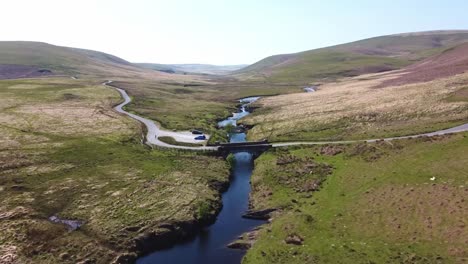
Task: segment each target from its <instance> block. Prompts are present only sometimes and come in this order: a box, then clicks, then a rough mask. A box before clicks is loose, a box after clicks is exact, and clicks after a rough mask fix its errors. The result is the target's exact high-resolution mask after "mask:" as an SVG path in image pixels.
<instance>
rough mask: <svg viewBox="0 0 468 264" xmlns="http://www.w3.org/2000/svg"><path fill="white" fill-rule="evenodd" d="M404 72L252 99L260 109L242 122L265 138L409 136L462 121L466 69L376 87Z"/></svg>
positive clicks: (466, 107)
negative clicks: (455, 72)
mask: <svg viewBox="0 0 468 264" xmlns="http://www.w3.org/2000/svg"><path fill="white" fill-rule="evenodd" d="M418 73H419V72H418ZM407 75H409V76H411V73H407ZM404 76H406V75H403V74H402V73H401V72H392V73H386V74H368V75H361V76H358V77H354V78H349V79H346V80H342V81H340V82H336V83H329V84H325V85H322V86H320V87H319V89H318V91H316V92H313V93H296V94H288V95H279V96H272V97H265V98H262V99H260V100H259V102H258V103H257V106H260V107H261V108H260V109H257V110H256V111H255V112H254V113H253V114H252V115H250V116H248V117H246V119H244V120H242V122H244V123H246V124H249V125H253V126H254V127H253V128H252V129H251V130H250V131H249V134H248V137H249V138H250V139H252V140H254V139H262V138H269V139H270V140H271V141H294V140H298V141H314V140H315V141H327V140H348V139H369V138H383V137H391V136H403V135H414V134H418V133H423V132H432V131H436V130H439V129H443V128H448V127H452V126H456V125H459V124H463V123H466V122H467V120H468V97H467V96H466V92H465V91H466V88H467V86H468V74H467V73H464V74H460V75H454V76H448V77H447V76H445V77H444V78H439V79H436V80H432V81H429V82H423V83H414V84H403V85H400V86H390V87H381V85H382V84H383V83H385V82H391V81H392V80H393V79H395V78H396V79H397V80H398V79H401V78H406V79H408V78H410V77H404ZM378 87H380V88H378Z"/></svg>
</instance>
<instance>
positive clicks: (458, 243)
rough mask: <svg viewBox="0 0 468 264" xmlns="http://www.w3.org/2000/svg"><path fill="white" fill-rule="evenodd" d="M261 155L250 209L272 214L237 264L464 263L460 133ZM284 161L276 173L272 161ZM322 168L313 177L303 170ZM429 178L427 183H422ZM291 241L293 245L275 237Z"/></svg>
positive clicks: (466, 139) (467, 143)
mask: <svg viewBox="0 0 468 264" xmlns="http://www.w3.org/2000/svg"><path fill="white" fill-rule="evenodd" d="M338 147H339V148H342V151H343V152H342V153H341V154H338V155H336V156H326V155H322V154H320V152H321V147H320V146H314V147H307V148H306V147H305V148H291V149H289V150H277V151H270V152H268V153H266V154H264V155H262V156H261V157H260V158H258V159H257V160H256V167H255V171H254V174H253V176H252V187H253V193H252V197H253V200H252V201H253V203H252V204H253V206H254V208H255V209H264V208H271V207H276V208H281V211H280V213H279V214H278V215H277V216H276V217H275V218H274V220H273V222H272V223H271V224H269V225H267V226H265V227H263V228H262V231H261V232H260V237H259V240H258V241H257V242H256V243H255V244H254V246H253V248H252V249H251V250H249V251H248V253H247V255H246V257H245V258H244V261H243V263H461V262H463V259H465V260H466V256H467V255H466V253H467V252H466V247H465V244H464V243H465V241H464V238H465V237H466V236H467V233H466V228H464V227H463V226H464V224H463V222H464V220H463V219H464V218H465V213H464V212H466V210H467V208H466V203H465V202H463V201H464V200H463V199H464V196H465V192H466V183H467V182H466V177H467V174H466V171H465V169H464V168H466V167H467V166H468V163H467V161H468V157H467V152H466V150H467V148H468V135H467V134H464V135H463V134H459V135H454V136H451V137H445V138H437V139H434V140H423V139H417V140H403V141H395V142H392V143H377V144H367V145H351V146H341V147H340V146H338ZM289 156H291V157H294V159H291V158H289V159H290V160H295V161H294V162H292V163H290V164H286V165H278V160H280V159H282V160H285V157H289ZM311 161H313V162H314V163H316V164H322V166H323V165H324V164H327V165H330V166H332V167H333V173H332V174H331V175H329V176H327V177H326V180H325V181H324V183H323V184H322V186H321V188H320V190H319V191H317V192H312V193H311V192H304V191H301V188H304V187H303V186H304V182H307V179H313V178H316V177H318V176H319V174H317V173H316V172H312V173H308V171H309V170H311V168H312V171H313V168H314V167H310V166H309V167H307V164H310V163H312V162H311ZM432 177H435V180H434V181H431V180H430V178H432ZM291 234H298V235H300V236H301V237H302V238H303V239H304V242H303V245H302V246H295V245H288V244H286V243H285V242H284V240H285V238H286V237H287V236H288V235H291Z"/></svg>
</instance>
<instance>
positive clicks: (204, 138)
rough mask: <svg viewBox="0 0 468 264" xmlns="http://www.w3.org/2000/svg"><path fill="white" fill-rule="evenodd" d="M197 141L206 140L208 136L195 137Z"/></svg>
mask: <svg viewBox="0 0 468 264" xmlns="http://www.w3.org/2000/svg"><path fill="white" fill-rule="evenodd" d="M195 140H206V136H205V135H201V136H198V137H195Z"/></svg>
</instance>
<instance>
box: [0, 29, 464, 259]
mask: <svg viewBox="0 0 468 264" xmlns="http://www.w3.org/2000/svg"><path fill="white" fill-rule="evenodd" d="M466 41H468V33H467V31H434V32H423V33H409V34H399V35H390V36H383V37H377V38H371V39H366V40H362V41H358V42H353V43H348V44H342V45H338V46H333V47H329V48H323V49H317V50H312V51H305V52H300V53H295V54H288V55H276V56H273V57H269V58H266V59H264V60H261V61H259V62H257V63H254V64H252V65H250V66H247V67H244V68H241V69H238V68H234V69H232V68H231V69H230V70H229V71H228V72H226V71H222V72H221V73H220V72H216V74H213V72H196V71H190V70H187V71H182V70H180V72H178V71H174V72H170V73H168V72H165V71H164V69H165V68H164V69H163V70H162V71H161V68H159V67H160V66H161V67H162V66H164V65H160V64H152V66H151V65H150V66H151V67H148V65H145V67H142V65H140V64H134V63H130V62H128V61H125V60H123V59H120V58H118V57H115V56H113V55H109V54H106V53H102V52H95V51H90V50H82V49H75V48H66V47H58V46H53V45H49V44H45V43H38V42H0V77H1V79H2V80H0V133H1V136H0V146H1V148H0V164H1V165H0V200H1V203H0V231H1V233H2V236H0V263H2V264H3V263H8V264H10V263H82V264H84V263H135V262H137V263H158V261H159V262H162V263H164V262H167V263H177V261H184V262H190V263H217V262H219V261H220V260H223V259H228V258H229V261H230V263H239V262H240V261H241V262H242V263H395V262H396V263H463V262H464V261H466V260H467V257H468V252H467V251H466V241H465V237H467V236H468V233H467V228H466V223H465V222H466V221H465V220H466V211H467V210H468V208H467V202H466V198H465V196H466V192H467V187H466V183H467V181H466V177H467V176H468V175H467V174H466V168H467V167H468V163H467V160H468V157H467V155H468V154H467V153H468V152H467V151H466V150H467V147H468V145H467V144H468V142H467V136H468V132H466V131H467V129H468V127H467V126H466V124H467V123H468V97H467V93H466V89H467V87H468V75H467V70H468V53H466V48H467V45H466V44H464V43H465V42H466ZM154 65H156V66H158V68H154V67H153V66H154ZM186 67H189V66H186ZM190 67H192V66H190ZM193 67H195V66H193ZM197 67H201V66H200V65H198V66H197ZM203 67H205V66H203ZM203 67H202V69H207V71H213V70H214V71H216V70H215V69H214V68H209V67H208V68H203ZM197 69H200V68H197ZM309 86H314V87H316V89H314V91H312V92H308V93H306V92H304V90H303V89H304V88H305V87H309ZM252 96H254V97H259V98H258V100H256V99H257V98H255V100H256V101H255V100H252V102H251V103H249V104H247V105H243V104H245V102H242V101H241V100H240V99H242V98H247V97H252ZM242 105H243V107H241V106H242ZM241 108H243V109H244V110H245V111H246V112H244V113H242V114H241V115H235V113H237V112H239V111H240V110H239V109H241ZM233 113H234V116H242V118H240V119H239V120H237V119H236V120H235V121H236V124H235V125H237V126H238V125H241V126H242V127H238V129H240V130H239V131H237V132H233V131H235V130H233V128H235V126H229V125H228V126H224V125H220V124H224V123H226V124H227V123H231V122H232V120H228V121H227V122H220V121H223V120H226V118H228V117H229V116H232V115H233ZM450 128H456V129H452V130H448V131H446V132H444V130H445V129H450ZM194 129H195V130H200V131H202V133H204V134H206V135H207V136H208V139H207V140H206V141H196V140H195V139H194V137H195V136H196V135H194V134H191V132H190V131H191V130H194ZM244 130H245V131H246V132H245V133H244V132H243V131H244ZM239 132H240V133H239ZM431 132H435V133H431ZM439 132H440V133H439ZM452 132H455V133H452ZM428 133H429V134H428ZM413 135H416V136H414V137H411V138H399V139H398V138H396V139H395V138H394V137H407V136H413ZM158 137H160V138H158ZM263 139H266V140H268V142H269V143H271V144H272V146H273V148H271V149H269V150H267V151H265V152H264V153H262V154H261V155H258V157H257V155H252V153H247V152H241V153H235V154H233V153H231V154H229V155H224V156H223V155H221V154H220V153H218V152H216V150H217V148H218V147H217V145H216V144H215V142H227V141H231V142H237V141H241V142H242V141H245V140H249V141H260V140H263ZM383 139H388V140H383ZM390 139H392V140H390ZM366 141H368V142H366ZM193 150H197V151H193ZM199 150H204V151H199ZM243 215H244V216H245V215H247V216H250V217H253V218H260V219H262V220H263V221H258V220H257V221H254V220H250V219H245V218H243V217H242V216H243ZM51 217H52V218H51ZM51 219H62V220H69V221H76V223H79V226H78V227H77V228H70V227H69V226H67V225H66V224H61V223H57V222H54V221H51ZM73 223H75V222H73ZM228 244H229V245H230V247H234V248H236V249H228V248H226V246H227V245H228ZM226 261H227V260H226Z"/></svg>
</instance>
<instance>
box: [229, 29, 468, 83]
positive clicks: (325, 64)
mask: <svg viewBox="0 0 468 264" xmlns="http://www.w3.org/2000/svg"><path fill="white" fill-rule="evenodd" d="M466 41H468V31H465V30H460V31H429V32H418V33H405V34H397V35H388V36H381V37H375V38H370V39H365V40H360V41H356V42H351V43H347V44H341V45H337V46H332V47H327V48H321V49H315V50H309V51H304V52H299V53H294V54H282V55H275V56H271V57H268V58H265V59H263V60H261V61H259V62H257V63H254V64H252V65H250V66H248V67H246V68H244V69H241V70H239V71H237V72H236V74H237V75H238V76H240V77H243V78H250V79H267V80H270V81H272V82H274V81H288V82H291V81H299V82H317V81H330V80H335V79H337V78H340V77H350V76H357V75H360V74H364V73H377V72H384V71H389V70H394V69H400V68H402V67H405V66H408V65H410V64H413V63H415V62H418V61H420V60H423V59H425V58H427V57H429V56H431V55H434V54H438V53H440V52H441V51H443V50H445V49H447V48H451V47H453V46H455V45H458V44H461V43H463V42H466Z"/></svg>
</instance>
